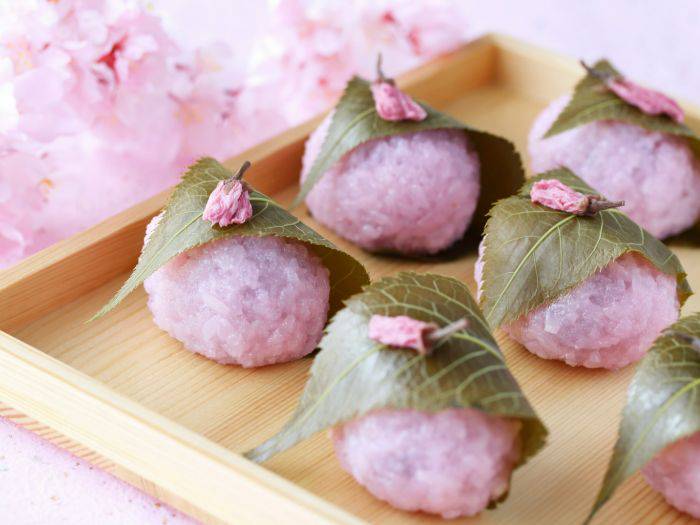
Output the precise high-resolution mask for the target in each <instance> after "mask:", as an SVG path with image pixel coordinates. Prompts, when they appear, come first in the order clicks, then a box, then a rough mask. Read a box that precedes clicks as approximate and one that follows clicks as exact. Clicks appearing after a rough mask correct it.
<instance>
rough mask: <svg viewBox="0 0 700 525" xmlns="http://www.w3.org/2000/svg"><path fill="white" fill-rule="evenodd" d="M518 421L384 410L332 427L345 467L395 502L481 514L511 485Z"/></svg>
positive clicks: (456, 412)
mask: <svg viewBox="0 0 700 525" xmlns="http://www.w3.org/2000/svg"><path fill="white" fill-rule="evenodd" d="M520 426H521V425H520V423H519V422H518V421H512V420H508V419H505V418H500V417H496V416H492V415H488V414H485V413H483V412H480V411H479V410H475V409H447V410H443V411H440V412H435V413H431V412H423V411H418V410H407V409H404V410H390V409H383V410H377V411H374V412H371V413H369V414H367V415H365V416H362V417H360V418H358V419H355V420H353V421H351V422H349V423H346V424H344V425H340V426H337V427H335V428H334V429H333V430H332V431H331V437H332V439H333V445H334V447H335V453H336V455H337V457H338V460H339V461H340V464H341V465H342V467H343V468H344V469H345V470H346V471H348V472H349V473H350V474H351V475H352V476H353V477H354V478H355V479H356V480H357V482H358V483H360V484H361V485H363V486H364V487H365V488H367V490H369V492H371V493H372V495H374V496H375V497H377V498H379V499H381V500H384V501H387V502H388V503H390V504H391V505H393V506H394V507H396V508H399V509H403V510H409V511H423V512H428V513H431V514H438V515H441V516H442V517H443V518H457V517H460V516H474V515H475V514H478V513H479V512H481V511H482V510H484V509H485V508H486V507H487V506H488V504H489V503H490V502H491V501H494V500H497V499H499V498H500V497H501V496H503V495H504V494H505V493H506V492H507V491H508V486H509V480H510V475H511V472H512V470H513V468H514V467H515V465H516V463H517V461H518V459H519V458H520V446H519V445H520V444H519V439H518V432H519V429H520Z"/></svg>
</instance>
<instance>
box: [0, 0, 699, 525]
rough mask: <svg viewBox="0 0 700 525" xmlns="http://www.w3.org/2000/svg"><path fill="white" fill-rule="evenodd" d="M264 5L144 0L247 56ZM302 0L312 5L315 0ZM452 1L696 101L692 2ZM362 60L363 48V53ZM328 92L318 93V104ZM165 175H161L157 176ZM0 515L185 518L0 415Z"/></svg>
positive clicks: (485, 19)
mask: <svg viewBox="0 0 700 525" xmlns="http://www.w3.org/2000/svg"><path fill="white" fill-rule="evenodd" d="M10 1H11V0H10ZM18 1H21V2H24V0H18ZM132 3H133V2H132ZM385 3H386V4H389V5H391V4H392V3H400V2H385ZM425 3H426V4H429V3H430V2H425ZM272 4H275V2H269V4H266V3H264V2H223V1H222V2H211V3H201V2H186V1H182V0H177V1H170V2H165V1H156V2H152V5H153V6H154V12H155V13H156V14H159V15H162V16H163V20H164V24H165V27H166V30H167V31H168V32H169V33H170V34H173V35H179V38H180V40H181V43H182V45H184V46H188V47H191V48H194V47H197V46H202V45H207V44H209V43H211V42H212V41H215V40H222V39H223V40H225V41H227V42H229V44H231V46H232V47H233V48H234V51H233V54H234V57H250V55H249V54H248V53H249V52H250V51H251V50H252V49H253V47H254V46H253V44H254V43H257V44H259V43H260V42H261V41H262V40H261V37H260V35H265V27H266V24H267V23H268V18H269V17H270V16H271V15H270V13H271V9H272V8H271V7H270V6H271V5H272ZM309 4H310V7H309V9H312V10H313V9H314V5H318V4H320V2H310V3H309ZM355 4H357V6H355ZM366 4H367V2H355V3H353V2H345V1H343V2H342V4H341V3H339V4H338V5H339V6H340V5H342V8H339V11H340V10H342V9H345V10H352V9H354V8H357V9H359V8H360V7H361V6H365V7H366ZM452 4H453V6H455V7H454V8H455V9H458V10H461V11H462V12H463V13H464V15H465V20H466V22H465V25H464V27H463V29H461V30H460V33H459V34H454V35H452V36H451V37H450V38H451V39H452V41H454V42H457V41H459V40H460V39H461V38H466V37H473V36H476V35H478V34H480V33H482V32H485V31H491V30H495V31H501V32H505V33H510V34H512V35H514V36H517V37H520V38H523V39H525V40H528V41H530V42H533V43H537V44H539V45H542V46H544V47H547V48H550V49H553V50H557V51H560V52H562V53H566V54H569V55H571V56H575V57H582V58H586V59H588V60H592V59H595V58H598V57H600V56H603V55H604V56H607V57H609V58H611V59H612V60H613V62H614V63H615V64H616V65H618V66H619V67H620V68H621V69H622V70H623V71H625V72H626V73H627V74H628V75H630V76H631V77H633V78H636V79H638V80H640V81H643V82H645V83H647V84H650V85H653V86H654V87H657V88H661V89H664V90H666V91H668V92H669V93H670V94H672V95H676V96H678V97H681V98H684V99H687V100H689V101H692V102H694V103H695V104H700V60H698V58H697V56H698V55H697V50H698V49H699V48H700V31H699V30H698V25H697V24H698V20H700V2H697V1H695V0H671V1H664V2H662V1H635V0H618V1H615V2H611V1H609V0H608V1H605V0H589V1H587V2H580V1H571V0H566V1H555V0H548V1H547V0H531V1H529V2H521V1H494V0H492V1H489V2H484V1H483V0H465V1H463V2H453V3H452ZM204 5H206V6H208V7H207V8H204V7H203V6H204ZM346 6H349V7H346ZM6 8H7V6H6V5H4V4H3V2H2V1H0V36H1V35H2V31H3V27H4V26H3V22H5V23H11V18H9V17H8V15H7V13H6V12H5V10H6ZM3 17H4V20H3ZM428 18H429V17H428ZM8 21H9V22H8ZM354 23H357V21H355V22H354ZM270 45H271V46H273V47H274V46H275V45H278V46H279V45H284V42H282V43H280V42H279V41H277V42H274V41H273V42H271V43H270ZM290 45H291V43H290ZM397 57H398V55H397ZM404 58H405V60H404V61H403V62H400V61H398V58H397V62H396V63H400V64H401V67H399V68H398V69H402V68H405V67H408V66H412V65H414V64H416V63H418V62H420V61H421V60H425V59H427V58H428V57H427V56H409V55H406V56H404ZM240 60H241V62H242V61H244V59H243V58H241V59H240ZM372 60H373V57H369V58H368V59H367V62H368V63H370V62H371V61H372ZM232 67H233V66H232ZM339 69H340V72H339V75H342V74H345V71H344V70H343V68H342V67H340V68H339ZM267 73H269V74H274V71H272V72H271V71H268V72H267ZM241 74H243V73H241ZM329 101H330V99H329V100H328V101H324V102H323V104H324V106H327V105H328V103H329ZM320 109H321V107H320V106H319V107H316V106H314V105H313V104H312V105H310V106H309V107H306V108H303V110H301V112H300V110H299V105H298V104H296V103H292V102H290V103H289V104H288V107H286V108H281V111H280V114H282V115H283V117H282V118H281V120H280V119H273V120H272V121H270V122H269V125H268V126H267V127H264V126H263V127H264V129H261V130H260V134H259V136H258V137H257V138H258V139H260V138H262V137H263V136H265V135H266V134H269V133H272V132H276V131H278V130H279V129H282V128H283V127H285V126H287V125H289V124H291V123H294V122H298V121H299V120H303V119H305V118H307V117H309V116H311V115H312V114H313V113H315V112H317V111H318V110H320ZM232 136H233V135H232ZM244 145H246V146H247V145H249V144H240V143H236V144H229V145H227V146H226V147H220V146H217V148H218V151H219V152H221V154H222V155H226V154H231V153H233V152H235V151H237V150H238V149H240V147H243V146H244ZM205 146H206V144H205ZM0 157H1V151H0ZM1 182H2V180H0V183H1ZM169 183H170V182H169V180H168V179H164V180H163V182H162V183H161V184H162V185H163V186H165V185H167V184H169ZM0 189H2V188H1V184H0ZM155 189H156V188H154V191H155ZM127 204H129V203H128V202H124V203H122V204H121V206H122V207H123V206H124V205H127ZM115 206H117V207H118V206H120V204H119V203H116V204H115ZM0 211H1V210H0ZM112 211H116V208H115V209H114V210H112ZM0 218H1V217H0ZM95 220H99V218H98V217H96V218H95ZM81 227H82V226H81ZM0 521H2V522H3V523H13V524H15V525H29V524H37V525H38V524H54V523H71V524H81V523H85V524H88V523H89V524H92V523H101V524H144V525H147V524H151V523H152V524H163V523H169V524H176V523H192V521H191V520H190V519H189V518H187V517H185V516H182V515H181V514H178V513H176V512H174V511H172V510H171V509H169V508H167V507H166V506H163V505H160V504H159V503H157V502H156V501H154V500H152V499H151V498H150V497H148V496H145V495H143V494H141V493H140V492H139V491H137V490H135V489H133V488H132V487H130V486H128V485H126V484H124V483H122V482H120V481H118V480H116V479H114V478H112V477H111V476H109V475H107V474H104V473H102V472H100V471H98V470H95V469H93V468H91V467H90V466H89V465H88V464H86V463H85V462H83V461H80V460H77V459H76V458H74V457H72V456H70V455H69V454H67V453H65V452H63V451H61V450H60V449H57V448H56V447H54V446H53V445H50V444H48V443H45V442H43V441H42V440H41V439H39V438H37V437H35V436H34V435H33V434H31V433H29V432H27V431H25V430H21V429H18V428H17V427H15V426H14V425H13V424H11V423H9V422H7V421H4V420H0Z"/></svg>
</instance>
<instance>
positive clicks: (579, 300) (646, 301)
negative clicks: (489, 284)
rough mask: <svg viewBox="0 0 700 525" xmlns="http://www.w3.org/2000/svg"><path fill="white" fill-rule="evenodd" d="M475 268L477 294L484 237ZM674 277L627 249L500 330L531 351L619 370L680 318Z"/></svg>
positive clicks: (540, 354) (635, 359) (481, 270)
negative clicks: (547, 302)
mask: <svg viewBox="0 0 700 525" xmlns="http://www.w3.org/2000/svg"><path fill="white" fill-rule="evenodd" d="M481 244H482V245H481V246H480V247H479V259H478V260H477V262H476V265H475V267H474V279H475V280H476V282H477V285H478V288H479V290H478V296H480V295H481V283H482V278H483V277H482V276H483V261H482V257H483V242H482V243H481ZM679 310H680V302H679V300H678V294H677V292H676V279H675V277H673V276H671V275H667V274H665V273H664V272H662V271H661V270H659V269H657V268H656V267H655V266H654V265H653V264H651V263H650V262H649V261H647V260H646V259H645V258H644V257H642V256H641V255H637V254H634V253H626V254H624V255H622V256H621V257H620V258H618V259H616V260H615V261H613V262H611V263H610V264H608V265H607V266H606V267H604V268H603V269H602V270H601V271H599V272H597V273H595V274H593V275H592V276H591V277H589V278H588V279H586V280H585V281H583V282H582V283H580V284H579V285H578V286H576V287H575V288H573V289H572V290H571V291H570V292H569V293H567V294H565V295H564V296H562V297H560V298H559V299H557V300H556V301H554V302H552V303H550V304H546V305H543V306H540V307H538V308H535V309H534V310H532V311H531V312H529V313H527V314H525V315H523V316H521V317H520V318H518V319H516V320H515V321H513V322H512V323H509V324H506V325H503V326H502V328H503V330H504V331H505V332H506V333H507V334H508V335H510V336H511V337H512V338H513V339H515V340H516V341H518V342H519V343H520V344H522V345H523V346H524V347H525V348H527V349H528V350H529V351H530V352H532V353H533V354H536V355H538V356H540V357H542V358H544V359H558V360H560V361H564V362H565V363H566V364H568V365H571V366H585V367H587V368H608V369H611V370H613V369H617V368H621V367H623V366H626V365H628V364H630V363H633V362H635V361H638V360H639V359H641V358H642V357H643V356H644V354H645V352H646V351H647V349H648V348H649V347H650V346H651V343H652V342H653V341H654V339H656V338H657V337H658V336H659V334H660V333H661V331H662V330H663V329H664V328H666V327H667V326H669V325H670V324H672V323H673V322H675V321H676V320H677V319H678V315H679Z"/></svg>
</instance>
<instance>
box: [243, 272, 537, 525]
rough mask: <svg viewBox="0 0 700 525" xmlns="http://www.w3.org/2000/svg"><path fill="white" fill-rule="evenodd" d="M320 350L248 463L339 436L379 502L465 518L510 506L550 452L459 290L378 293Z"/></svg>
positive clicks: (405, 288)
mask: <svg viewBox="0 0 700 525" xmlns="http://www.w3.org/2000/svg"><path fill="white" fill-rule="evenodd" d="M319 346H320V349H321V350H320V352H319V353H318V354H317V355H316V357H315V359H314V362H313V365H312V366H311V371H310V374H309V379H308V382H307V384H306V387H305V389H304V392H303V394H302V395H301V398H300V401H299V404H298V406H297V408H296V410H295V411H294V413H293V415H292V417H291V418H290V420H289V421H288V422H287V423H286V424H285V425H284V426H283V427H282V428H281V429H280V430H279V432H278V433H277V434H275V435H274V436H272V437H271V438H269V439H267V440H266V441H264V442H263V443H261V444H260V445H258V446H257V447H255V448H254V449H252V450H249V451H248V452H246V457H247V458H248V459H251V460H253V461H266V460H267V459H269V458H270V457H272V456H274V455H275V454H277V453H279V452H282V451H284V450H286V449H288V448H290V447H292V446H294V445H295V444H296V443H298V442H299V441H301V440H303V439H306V438H308V437H310V436H312V435H313V434H315V433H317V432H320V431H323V430H330V432H329V435H330V438H331V440H332V442H333V446H334V448H335V453H336V456H337V458H338V462H339V466H340V467H341V468H343V469H344V470H346V471H347V472H348V473H349V474H350V475H351V476H352V477H353V478H354V479H355V480H356V481H357V482H358V483H359V484H360V485H362V486H363V487H365V488H366V489H367V491H369V493H370V494H372V495H373V496H374V497H376V498H378V499H381V500H383V501H385V502H387V503H388V504H389V505H391V506H393V507H395V508H397V509H401V510H405V511H418V512H426V513H429V514H433V515H437V516H442V517H443V518H458V517H464V516H474V515H476V514H479V513H480V512H482V511H484V510H485V509H486V508H487V507H492V506H495V505H496V504H498V503H499V502H501V501H503V500H504V499H505V498H506V497H507V495H508V491H509V487H510V480H511V474H512V472H513V471H514V470H515V469H516V468H517V467H519V466H520V465H522V464H523V463H525V461H527V459H528V458H530V457H532V456H533V455H535V454H537V452H538V451H539V450H540V449H541V448H542V446H543V445H544V443H545V440H546V436H547V429H546V428H545V427H544V424H543V423H542V421H541V420H540V419H539V417H538V416H537V414H536V413H535V411H534V409H533V408H532V406H531V405H530V404H529V402H528V401H527V398H526V397H525V395H524V394H523V392H522V390H521V389H520V387H519V386H518V383H517V381H516V380H515V378H514V377H513V376H512V375H511V374H510V372H509V370H508V367H507V365H506V363H505V360H504V358H503V354H502V353H501V351H500V349H499V348H498V344H497V342H496V340H495V339H494V338H493V335H491V333H490V331H489V328H488V324H487V323H486V320H485V319H484V317H483V315H482V314H481V311H480V310H479V308H478V306H477V305H476V303H475V302H474V299H473V298H472V296H471V293H470V292H469V289H468V288H467V287H466V286H465V285H464V283H462V282H460V281H457V280H456V279H451V278H449V277H443V276H440V275H436V274H419V273H413V272H402V273H399V274H398V275H396V276H392V277H385V278H383V279H380V280H378V281H375V282H373V283H371V284H370V285H368V286H366V287H365V288H364V289H363V291H362V292H361V293H359V294H356V295H354V296H352V297H351V298H350V299H348V300H347V301H346V302H345V307H344V308H343V309H342V310H340V311H339V312H337V313H336V314H335V315H334V316H333V319H332V320H331V322H330V323H329V325H328V327H327V329H326V330H325V333H324V336H323V339H322V340H321V343H320V345H319ZM301 461H302V462H303V461H304V460H303V459H302V460H301ZM299 468H313V466H312V465H309V466H308V467H305V466H303V465H301V464H300V465H299ZM514 490H515V489H514Z"/></svg>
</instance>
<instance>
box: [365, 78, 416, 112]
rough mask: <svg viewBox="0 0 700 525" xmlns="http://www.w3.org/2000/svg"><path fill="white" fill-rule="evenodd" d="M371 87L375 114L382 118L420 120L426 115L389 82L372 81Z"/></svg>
mask: <svg viewBox="0 0 700 525" xmlns="http://www.w3.org/2000/svg"><path fill="white" fill-rule="evenodd" d="M371 89H372V96H373V97H374V106H375V108H376V110H377V114H378V115H379V116H380V117H381V118H382V119H384V120H389V121H392V122H396V121H401V120H415V121H421V120H424V119H425V118H426V117H427V116H428V114H427V113H426V111H425V110H424V109H423V108H422V107H421V106H419V105H418V104H416V103H415V102H414V101H413V99H412V98H411V97H409V96H408V95H406V94H405V93H404V92H403V91H401V90H400V89H399V88H397V87H396V86H395V85H394V84H393V83H391V82H374V83H373V84H372V86H371Z"/></svg>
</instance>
